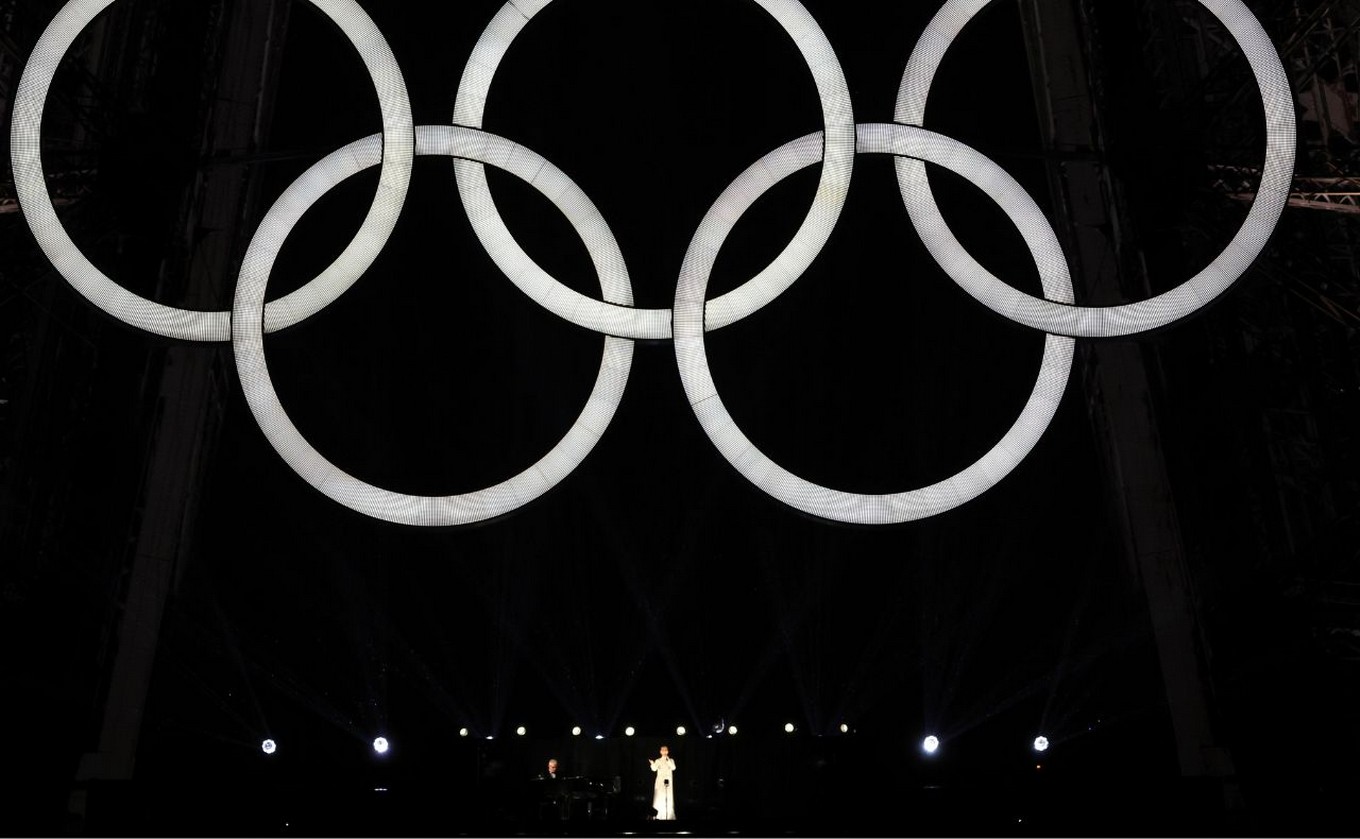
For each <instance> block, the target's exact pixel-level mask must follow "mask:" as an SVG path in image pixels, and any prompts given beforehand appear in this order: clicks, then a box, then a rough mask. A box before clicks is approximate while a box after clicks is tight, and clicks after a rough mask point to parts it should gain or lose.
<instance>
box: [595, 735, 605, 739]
mask: <svg viewBox="0 0 1360 839" xmlns="http://www.w3.org/2000/svg"><path fill="white" fill-rule="evenodd" d="M595 739H596V740H603V739H604V735H603V734H596V735H595Z"/></svg>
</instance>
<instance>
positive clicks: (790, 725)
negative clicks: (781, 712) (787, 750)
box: [784, 722, 793, 734]
mask: <svg viewBox="0 0 1360 839" xmlns="http://www.w3.org/2000/svg"><path fill="white" fill-rule="evenodd" d="M784 733H786V734H792V733H793V723H791V722H786V723H784Z"/></svg>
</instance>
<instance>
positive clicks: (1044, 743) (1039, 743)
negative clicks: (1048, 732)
mask: <svg viewBox="0 0 1360 839" xmlns="http://www.w3.org/2000/svg"><path fill="white" fill-rule="evenodd" d="M1047 748H1048V738H1047V737H1045V736H1043V735H1042V734H1041V735H1039V736H1038V737H1035V738H1034V751H1036V752H1042V751H1044V750H1045V749H1047Z"/></svg>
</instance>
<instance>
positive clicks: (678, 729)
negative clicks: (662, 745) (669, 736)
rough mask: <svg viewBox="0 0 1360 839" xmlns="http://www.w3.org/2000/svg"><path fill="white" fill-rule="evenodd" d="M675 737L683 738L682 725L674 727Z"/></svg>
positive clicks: (683, 729) (683, 730)
mask: <svg viewBox="0 0 1360 839" xmlns="http://www.w3.org/2000/svg"><path fill="white" fill-rule="evenodd" d="M675 736H676V737H684V736H685V727H684V726H683V725H677V726H676V727H675Z"/></svg>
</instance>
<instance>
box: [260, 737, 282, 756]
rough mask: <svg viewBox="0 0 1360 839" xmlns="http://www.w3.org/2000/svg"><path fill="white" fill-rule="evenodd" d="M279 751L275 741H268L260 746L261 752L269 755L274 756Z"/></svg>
mask: <svg viewBox="0 0 1360 839" xmlns="http://www.w3.org/2000/svg"><path fill="white" fill-rule="evenodd" d="M277 749H278V746H277V745H275V744H274V741H273V740H266V741H264V742H263V743H261V744H260V751H262V752H264V753H265V754H267V755H272V754H273V753H274V752H275V751H276V750H277Z"/></svg>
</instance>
